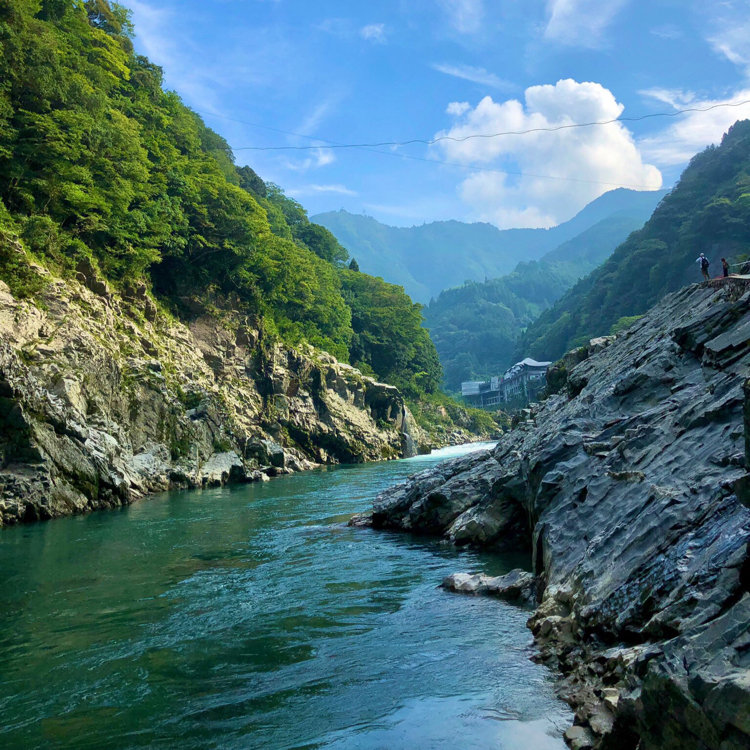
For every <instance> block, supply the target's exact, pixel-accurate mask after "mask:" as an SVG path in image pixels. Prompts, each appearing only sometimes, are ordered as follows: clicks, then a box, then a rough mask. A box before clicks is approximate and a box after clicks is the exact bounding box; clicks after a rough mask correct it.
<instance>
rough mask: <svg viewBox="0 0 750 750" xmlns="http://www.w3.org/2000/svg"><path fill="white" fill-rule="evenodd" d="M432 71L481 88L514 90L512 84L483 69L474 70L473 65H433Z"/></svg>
mask: <svg viewBox="0 0 750 750" xmlns="http://www.w3.org/2000/svg"><path fill="white" fill-rule="evenodd" d="M432 68H433V70H437V71H438V72H439V73H445V75H448V76H453V77H454V78H461V79H463V80H465V81H471V82H472V83H478V84H480V85H482V86H490V87H491V88H495V89H512V88H515V87H514V86H513V84H512V83H510V82H509V81H505V80H503V79H502V78H499V77H498V76H496V75H495V74H494V73H490V72H489V71H488V70H486V69H485V68H476V67H474V66H473V65H450V64H448V63H434V64H433V66H432Z"/></svg>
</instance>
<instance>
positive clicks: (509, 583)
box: [440, 569, 536, 602]
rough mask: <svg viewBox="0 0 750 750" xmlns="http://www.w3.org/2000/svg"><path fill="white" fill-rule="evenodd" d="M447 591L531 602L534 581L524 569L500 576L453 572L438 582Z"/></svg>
mask: <svg viewBox="0 0 750 750" xmlns="http://www.w3.org/2000/svg"><path fill="white" fill-rule="evenodd" d="M440 585H441V586H442V587H443V588H444V589H447V590H448V591H455V592H456V593H458V594H475V595H477V596H494V597H496V598H498V599H507V600H509V601H521V602H533V601H535V600H536V592H535V588H536V581H535V579H534V576H533V574H532V573H529V572H528V571H526V570H520V569H516V570H511V571H510V572H509V573H506V574H505V575H502V576H486V575H483V574H482V573H453V574H452V575H449V576H447V577H446V578H444V579H443V582H442V583H441V584H440Z"/></svg>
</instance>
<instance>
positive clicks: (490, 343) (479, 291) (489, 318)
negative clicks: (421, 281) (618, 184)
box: [425, 192, 664, 391]
mask: <svg viewBox="0 0 750 750" xmlns="http://www.w3.org/2000/svg"><path fill="white" fill-rule="evenodd" d="M658 195H662V196H663V195H664V193H663V192H660V193H659V194H658ZM654 197H656V196H654ZM647 207H648V206H644V208H647ZM647 218H648V215H646V214H644V213H641V212H639V211H630V212H626V211H622V212H618V213H616V214H613V215H612V216H609V217H607V218H606V219H602V220H601V221H599V222H597V223H596V224H594V226H592V227H589V228H588V229H586V230H585V231H584V232H582V233H581V234H579V235H577V236H576V237H574V238H573V239H572V240H568V241H567V242H565V243H563V244H562V245H560V246H559V247H557V248H555V249H554V250H552V251H550V252H549V253H546V254H545V255H544V256H543V257H542V258H541V259H540V260H539V261H531V262H529V263H519V264H518V266H516V268H515V270H514V271H513V273H511V274H508V275H507V276H502V277H500V278H499V279H491V280H489V281H485V282H483V283H482V282H471V283H467V284H464V285H463V286H461V287H456V288H454V289H447V290H445V291H444V292H441V293H440V295H439V296H438V297H437V299H434V300H432V301H431V302H430V304H429V305H428V306H427V307H426V308H425V325H426V326H427V328H428V329H429V331H430V335H431V336H432V340H433V341H434V342H435V346H436V348H437V351H438V355H439V357H440V362H441V364H442V366H443V372H444V382H445V385H446V386H447V388H448V389H450V390H454V391H455V390H458V388H459V387H460V384H461V382H462V381H463V380H473V379H484V378H488V377H491V376H493V375H498V374H500V373H502V372H504V371H505V370H506V369H507V368H508V367H509V366H510V365H511V364H513V362H514V361H516V360H515V359H514V356H515V354H516V346H517V342H518V339H519V337H520V336H521V334H522V333H523V331H524V329H525V328H526V327H527V326H529V325H530V324H531V323H532V322H533V321H534V320H536V319H537V318H538V317H539V315H540V314H541V313H542V312H543V311H544V310H546V309H548V308H549V307H550V306H551V305H552V304H553V303H554V302H556V301H557V300H558V299H559V298H560V297H561V296H562V295H563V294H564V293H565V292H566V291H567V290H568V289H570V288H571V287H572V286H573V285H574V284H575V282H576V281H578V279H580V278H581V277H582V276H585V275H586V274H587V273H589V272H590V271H592V270H593V269H594V268H596V267H597V266H598V265H599V264H600V263H602V262H603V261H604V260H606V258H607V257H608V256H609V254H610V253H611V252H612V250H613V248H615V247H617V245H619V244H620V242H622V240H624V239H625V238H626V237H627V236H628V235H629V234H630V233H631V232H632V231H634V230H636V229H639V228H640V227H641V226H642V225H643V223H644V222H645V221H646V219H647Z"/></svg>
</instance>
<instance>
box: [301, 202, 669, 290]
mask: <svg viewBox="0 0 750 750" xmlns="http://www.w3.org/2000/svg"><path fill="white" fill-rule="evenodd" d="M663 195H664V194H663V193H662V192H638V191H635V190H625V189H623V188H620V189H617V190H612V191H610V192H608V193H605V194H604V195H602V196H601V197H600V198H597V199H596V200H595V201H593V202H592V203H590V204H589V205H588V206H586V207H585V208H584V209H583V210H582V211H581V212H580V213H579V214H577V215H576V216H575V217H573V218H572V219H570V221H566V222H565V223H563V224H560V225H559V226H556V227H553V228H552V229H505V230H500V229H498V228H497V227H495V226H493V225H492V224H482V223H476V224H466V223H463V222H460V221H439V222H432V223H430V224H424V225H422V226H414V227H391V226H388V225H386V224H381V223H380V222H379V221H376V220H375V219H373V218H372V217H370V216H365V215H358V214H351V213H348V212H347V211H343V210H342V211H331V212H329V213H323V214H318V215H317V216H313V217H311V221H314V222H316V223H318V224H322V225H323V226H324V227H326V228H327V229H329V230H330V231H331V232H333V234H334V235H335V236H336V238H337V239H338V240H339V242H340V243H341V244H342V245H344V247H346V248H347V249H348V250H349V252H350V254H351V255H352V256H353V257H354V258H356V259H357V262H358V263H359V267H360V268H361V270H362V271H364V272H366V273H369V274H372V275H374V276H382V277H383V278H384V279H385V280H386V281H389V282H391V283H394V284H400V285H402V286H403V287H404V289H405V290H406V291H407V292H408V294H409V295H410V296H411V297H412V299H414V300H416V301H418V302H423V303H426V302H427V301H429V300H430V298H432V297H436V296H437V295H438V294H439V293H440V292H441V291H443V290H444V289H447V288H449V287H454V286H456V284H457V283H461V282H463V281H484V280H485V279H487V278H496V277H498V276H503V275H506V274H508V273H510V271H511V270H512V269H513V268H514V267H515V266H516V264H517V263H519V262H520V261H531V260H538V259H539V258H541V257H542V256H543V255H544V254H545V253H548V252H550V251H552V250H555V249H556V248H558V247H559V246H560V245H562V244H563V243H565V242H567V241H569V240H572V239H573V238H575V237H577V236H578V235H580V234H581V233H583V232H585V231H586V230H587V229H589V228H591V227H593V226H594V225H595V224H597V223H599V222H601V221H603V220H605V219H610V218H613V217H620V218H625V217H632V219H633V220H634V221H635V224H634V226H635V225H637V226H640V225H641V224H642V223H643V222H644V221H645V220H646V219H647V218H648V217H649V216H650V215H651V212H652V211H653V209H654V207H655V206H656V204H657V202H658V201H659V200H660V199H661V197H662V196H663ZM620 239H622V238H620ZM613 248H614V245H612V246H610V247H609V251H611V250H612V249H613ZM561 252H564V251H561ZM605 257H606V256H605Z"/></svg>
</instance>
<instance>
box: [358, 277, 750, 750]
mask: <svg viewBox="0 0 750 750" xmlns="http://www.w3.org/2000/svg"><path fill="white" fill-rule="evenodd" d="M748 373H750V283H748V282H747V281H744V280H731V281H730V282H727V283H725V282H723V281H716V282H710V284H702V285H699V284H694V285H691V286H689V287H686V288H685V289H683V290H681V291H679V292H676V293H674V294H671V295H669V296H668V297H667V298H665V299H664V300H663V301H662V303H660V304H659V305H657V306H656V307H655V308H653V309H652V310H651V311H650V312H649V313H648V314H647V315H646V316H645V317H644V318H642V319H641V320H640V321H638V322H637V323H636V324H634V325H633V326H632V327H631V328H629V329H628V330H626V331H624V332H622V333H620V334H618V335H617V337H615V338H614V340H610V339H598V340H595V341H594V342H592V343H591V345H590V346H588V347H586V348H585V349H583V350H581V351H574V352H572V353H571V354H570V355H568V356H566V358H565V359H564V360H563V361H562V362H560V363H559V364H558V366H557V367H556V368H555V369H554V370H553V371H552V372H551V375H550V378H549V382H550V384H551V385H554V386H555V388H556V389H557V390H558V391H559V392H558V393H556V394H555V395H553V396H551V397H549V398H548V399H547V400H546V401H544V402H542V403H541V404H539V405H537V406H535V407H534V408H533V409H530V410H528V412H527V414H526V418H525V419H524V420H523V421H522V422H521V423H520V424H519V425H518V426H517V428H516V429H514V430H513V431H511V432H510V433H509V434H507V435H505V436H503V437H502V438H501V439H500V441H499V443H498V445H497V447H496V448H494V449H493V450H492V451H491V452H486V453H484V454H480V455H479V456H472V457H469V458H466V459H461V460H459V461H456V462H452V463H447V464H443V465H441V466H439V467H437V468H436V469H434V470H430V471H426V472H422V473H421V474H417V475H416V476H414V477H412V478H411V479H410V480H409V481H408V482H407V483H405V484H402V485H399V486H397V487H395V488H392V489H391V490H389V491H387V492H386V493H384V494H383V495H381V496H380V497H379V498H378V500H377V501H376V503H375V506H374V509H373V513H372V514H371V516H370V517H369V518H366V519H362V518H359V519H358V520H355V521H354V523H360V524H361V523H370V524H371V525H373V526H375V527H378V528H389V529H404V530H408V531H409V532H412V533H413V532H418V533H428V534H435V535H440V536H443V537H445V538H446V539H448V540H451V541H452V542H453V543H455V544H456V545H467V544H468V545H476V546H483V547H493V548H506V549H507V548H511V549H515V550H519V551H525V552H526V553H528V554H529V556H530V557H531V559H532V560H533V569H534V575H535V579H534V581H533V582H532V586H531V592H530V593H531V597H532V599H533V600H535V601H536V604H537V610H536V612H535V613H534V615H533V616H532V618H531V620H530V622H529V625H530V627H531V628H532V630H533V632H534V635H535V637H536V638H537V642H538V644H539V645H540V647H541V650H542V658H544V659H545V660H547V661H548V662H549V663H550V664H551V665H552V666H554V667H557V668H558V669H560V670H561V671H562V673H563V675H565V681H564V683H563V684H562V686H561V690H562V692H563V695H564V696H565V697H566V698H567V700H568V701H569V702H570V703H571V704H572V705H573V706H574V707H575V709H576V724H577V726H576V727H573V728H571V729H569V730H568V732H566V737H567V738H568V740H569V743H570V745H571V746H572V747H579V748H591V747H597V748H602V749H603V750H604V749H606V750H615V749H621V750H622V749H627V750H633V749H634V748H641V749H642V750H685V749H686V748H701V749H702V750H742V749H744V748H747V747H749V746H750V722H749V721H748V716H749V715H750V714H749V713H748V711H749V709H750V681H749V680H748V674H749V672H748V669H749V668H750V654H749V653H748V643H750V557H749V556H748V553H749V551H750V547H749V546H748V544H749V543H750V510H748V507H747V506H749V505H750V493H749V492H748V487H749V485H748V480H750V474H748V466H750V452H749V451H750V442H749V441H748V436H749V435H750V400H749V398H750V392H749V391H748V388H747V382H748V381H747V377H748ZM524 578H525V577H524V576H523V575H522V574H519V575H514V577H513V580H511V579H506V580H503V579H490V580H489V581H487V580H484V581H483V580H482V579H481V578H479V577H469V576H461V577H460V578H458V577H457V578H455V579H454V584H455V583H456V582H458V583H459V588H461V587H463V589H464V590H467V589H468V590H469V591H471V590H473V591H474V592H475V593H482V592H483V591H484V592H485V593H492V592H493V591H494V592H498V591H502V590H503V589H504V588H507V589H508V595H511V594H512V593H515V594H516V595H517V594H518V593H519V592H518V583H519V582H520V581H523V580H524ZM526 578H527V576H526ZM436 583H438V581H436ZM513 586H515V587H516V589H515V592H514V591H513Z"/></svg>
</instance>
